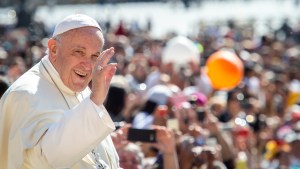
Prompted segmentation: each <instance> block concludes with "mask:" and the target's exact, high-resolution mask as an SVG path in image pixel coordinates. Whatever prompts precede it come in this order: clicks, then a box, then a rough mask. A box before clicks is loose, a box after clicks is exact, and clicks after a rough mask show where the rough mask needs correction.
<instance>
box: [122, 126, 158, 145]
mask: <svg viewBox="0 0 300 169" xmlns="http://www.w3.org/2000/svg"><path fill="white" fill-rule="evenodd" d="M127 139H128V140H129V141H133V142H135V141H140V142H150V143H154V142H156V131H155V130H153V129H137V128H129V130H128V136H127Z"/></svg>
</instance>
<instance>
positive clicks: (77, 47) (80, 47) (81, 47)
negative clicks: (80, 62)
mask: <svg viewBox="0 0 300 169" xmlns="http://www.w3.org/2000/svg"><path fill="white" fill-rule="evenodd" d="M76 49H82V50H86V48H85V47H83V46H75V47H74V48H73V49H72V51H74V50H76ZM100 54H101V52H96V53H94V55H98V56H100Z"/></svg>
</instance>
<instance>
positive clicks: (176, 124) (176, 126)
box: [167, 118, 179, 131]
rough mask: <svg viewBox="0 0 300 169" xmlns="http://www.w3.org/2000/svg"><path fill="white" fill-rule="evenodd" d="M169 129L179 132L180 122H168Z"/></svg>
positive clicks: (169, 120)
mask: <svg viewBox="0 0 300 169" xmlns="http://www.w3.org/2000/svg"><path fill="white" fill-rule="evenodd" d="M167 128H168V129H171V130H176V131H179V121H178V119H176V118H173V119H168V120H167Z"/></svg>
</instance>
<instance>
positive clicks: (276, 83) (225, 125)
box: [0, 20, 300, 169]
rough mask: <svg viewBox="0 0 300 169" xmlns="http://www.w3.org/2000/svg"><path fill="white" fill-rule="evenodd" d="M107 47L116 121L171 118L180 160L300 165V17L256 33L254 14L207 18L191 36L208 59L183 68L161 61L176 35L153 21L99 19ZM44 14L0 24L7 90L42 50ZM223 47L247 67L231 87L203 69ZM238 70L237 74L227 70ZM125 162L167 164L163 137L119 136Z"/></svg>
mask: <svg viewBox="0 0 300 169" xmlns="http://www.w3.org/2000/svg"><path fill="white" fill-rule="evenodd" d="M101 25H102V26H103V30H104V31H105V33H104V36H105V39H106V43H105V47H104V48H108V47H111V46H113V47H114V48H115V56H114V58H113V60H112V61H111V62H117V63H118V69H117V73H116V75H115V76H114V78H113V80H112V82H111V86H110V89H109V93H108V96H107V99H106V101H105V107H106V108H107V110H108V112H109V113H110V115H111V117H112V119H113V121H114V122H115V124H116V126H117V128H118V127H120V126H122V125H124V124H131V125H132V127H135V128H151V126H153V125H155V126H165V127H166V128H168V129H169V130H170V131H171V133H172V134H171V135H170V137H172V138H171V140H172V141H171V142H170V144H174V145H175V147H176V152H177V155H178V160H179V168H180V169H192V168H193V169H194V168H201V169H202V168H208V169H226V168H227V169H260V168H261V169H277V168H293V169H296V168H300V151H298V148H297V147H300V81H299V78H300V75H299V74H298V73H297V72H299V71H300V70H299V69H300V46H299V43H300V25H298V26H291V25H289V22H288V20H285V21H283V23H282V26H280V27H278V28H277V29H272V28H269V30H268V31H266V33H265V34H264V35H258V34H257V30H256V28H255V26H254V24H253V23H251V22H249V23H243V24H239V23H237V22H234V21H232V20H230V21H228V22H226V23H223V24H217V23H216V24H210V25H206V24H205V23H201V24H199V31H198V32H199V33H198V34H195V35H190V36H189V37H188V38H189V39H191V40H192V41H193V42H195V45H197V46H198V48H199V52H200V55H199V57H200V64H195V63H193V62H191V63H190V64H188V65H185V66H184V67H182V68H180V69H174V66H173V64H172V63H163V62H161V57H162V52H163V50H164V47H165V45H166V43H167V42H168V40H170V39H171V38H173V37H175V36H177V35H176V33H169V34H166V36H165V37H161V38H160V39H157V38H156V39H154V38H151V36H150V35H149V33H150V31H151V27H152V25H151V22H149V23H148V25H147V27H145V28H141V27H140V26H139V25H138V23H135V24H132V23H130V24H129V23H125V22H122V21H120V24H119V25H118V26H117V27H112V26H111V24H110V23H109V22H106V23H101ZM51 34H52V32H47V31H46V29H45V27H44V25H43V24H42V23H37V22H34V21H33V22H32V23H31V24H30V25H29V26H28V27H24V28H22V27H20V28H15V27H14V26H0V75H1V79H0V80H1V84H0V87H1V88H0V91H1V95H2V94H3V92H4V91H5V90H6V89H7V88H8V87H9V85H10V84H11V83H13V82H14V81H15V80H16V79H17V78H18V77H19V76H21V75H22V74H23V73H24V72H25V71H26V70H28V69H29V68H30V67H31V66H32V65H34V64H35V63H37V62H38V61H39V60H40V59H41V58H42V57H43V56H44V55H45V51H46V48H47V40H48V38H49V37H51ZM220 49H227V50H230V51H232V52H234V53H235V54H236V55H237V56H239V57H240V58H241V60H242V61H243V64H244V77H243V80H242V81H241V83H240V84H239V85H237V86H236V87H235V88H233V89H231V90H225V91H222V90H215V89H214V88H213V87H212V86H211V85H210V82H209V78H208V77H207V76H206V74H205V63H206V60H207V58H208V57H209V56H210V55H211V54H212V53H214V52H216V51H217V50H220ZM228 78H230V77H228ZM116 148H117V151H118V153H119V156H120V164H121V166H122V167H123V168H124V169H125V168H130V169H133V168H163V158H162V153H166V152H167V151H166V150H164V148H163V147H159V146H152V144H147V143H143V142H135V143H129V144H126V145H122V146H116Z"/></svg>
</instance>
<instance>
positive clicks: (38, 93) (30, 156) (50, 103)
mask: <svg viewBox="0 0 300 169" xmlns="http://www.w3.org/2000/svg"><path fill="white" fill-rule="evenodd" d="M42 63H43V64H42ZM45 68H46V69H45ZM47 70H48V72H47ZM51 77H52V78H51ZM53 81H54V82H55V83H54V82H53ZM55 84H56V85H55ZM58 88H59V89H58ZM62 94H63V96H62ZM89 95H90V89H89V88H86V89H85V90H84V91H83V92H81V93H75V92H73V91H71V90H70V89H69V88H67V87H66V86H65V85H64V84H63V82H62V81H61V79H60V77H59V75H58V73H57V71H56V70H55V69H54V67H53V66H52V64H51V63H50V61H49V59H48V56H45V57H44V58H43V59H42V61H41V62H39V63H38V64H36V65H35V66H34V67H33V68H31V69H30V70H29V71H28V72H26V73H25V74H24V75H23V76H21V77H20V78H19V79H18V80H17V81H16V82H15V83H14V84H12V86H11V87H10V88H9V89H8V91H7V92H6V93H5V94H4V95H3V97H2V99H1V101H0V168H1V169H2V168H3V169H6V168H7V169H19V168H21V169H25V168H26V169H27V168H28V169H29V168H30V169H48V168H71V169H79V168H80V169H82V168H84V169H92V168H96V160H95V158H97V155H99V156H98V161H100V162H101V163H102V164H103V165H105V166H106V168H112V169H115V168H119V157H118V155H117V152H116V150H115V148H114V145H113V142H112V140H111V137H110V134H111V133H112V132H113V131H114V129H115V126H114V123H113V122H112V120H111V118H110V116H109V114H108V113H107V111H106V109H105V108H104V106H103V105H102V106H96V105H95V104H94V103H93V102H92V101H91V100H90V98H89ZM64 97H65V99H64ZM92 150H95V151H94V152H96V155H95V154H93V153H91V151H92Z"/></svg>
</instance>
